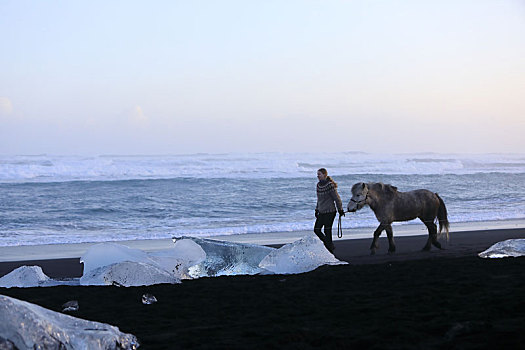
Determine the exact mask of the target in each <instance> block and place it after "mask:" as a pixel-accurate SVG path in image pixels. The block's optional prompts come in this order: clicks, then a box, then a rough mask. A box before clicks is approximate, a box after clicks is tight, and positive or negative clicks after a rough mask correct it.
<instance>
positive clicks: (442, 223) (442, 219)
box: [436, 193, 450, 242]
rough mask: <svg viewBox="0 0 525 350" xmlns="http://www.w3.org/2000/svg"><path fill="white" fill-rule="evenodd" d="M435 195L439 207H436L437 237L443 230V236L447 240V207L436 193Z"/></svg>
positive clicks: (448, 225)
mask: <svg viewBox="0 0 525 350" xmlns="http://www.w3.org/2000/svg"><path fill="white" fill-rule="evenodd" d="M436 197H437V198H438V199H439V208H438V215H437V218H438V220H439V237H442V235H443V233H442V231H443V230H445V233H444V234H445V237H446V238H447V242H448V240H449V234H448V231H449V227H450V224H449V222H448V217H447V207H446V206H445V202H443V199H441V197H440V196H439V195H438V194H437V193H436Z"/></svg>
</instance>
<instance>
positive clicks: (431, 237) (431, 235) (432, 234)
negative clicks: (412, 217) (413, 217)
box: [423, 220, 442, 251]
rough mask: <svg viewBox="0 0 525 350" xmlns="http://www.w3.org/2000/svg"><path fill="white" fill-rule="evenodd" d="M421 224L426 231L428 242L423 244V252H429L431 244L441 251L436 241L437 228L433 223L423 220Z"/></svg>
mask: <svg viewBox="0 0 525 350" xmlns="http://www.w3.org/2000/svg"><path fill="white" fill-rule="evenodd" d="M423 222H424V224H425V226H426V227H427V229H428V240H427V244H425V246H424V247H423V250H425V251H429V250H430V247H431V244H433V245H434V246H436V247H437V248H439V249H442V248H441V244H440V243H439V242H438V240H437V226H436V224H435V223H434V221H430V220H425V221H423Z"/></svg>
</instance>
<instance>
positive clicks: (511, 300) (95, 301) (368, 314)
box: [0, 229, 525, 349]
mask: <svg viewBox="0 0 525 350" xmlns="http://www.w3.org/2000/svg"><path fill="white" fill-rule="evenodd" d="M509 238H525V229H513V230H487V231H471V232H461V233H454V232H452V233H451V241H450V245H449V246H447V249H446V250H442V251H439V250H432V251H431V252H421V251H420V249H421V247H422V246H423V245H424V243H425V240H426V238H425V237H424V236H413V237H398V238H397V239H396V243H397V248H398V251H397V253H396V254H394V255H388V254H387V253H386V251H387V244H386V239H384V238H383V241H381V248H380V250H379V251H378V253H377V255H375V256H369V255H368V246H369V245H370V241H371V240H370V239H366V240H346V241H339V242H336V255H337V256H338V257H339V258H340V259H342V260H346V261H349V262H350V265H345V266H324V267H321V268H319V269H317V270H315V271H312V272H310V273H305V274H299V275H270V276H235V277H218V278H203V279H199V280H192V281H184V282H183V283H182V284H179V285H156V286H150V287H137V288H118V287H52V288H28V289H19V288H11V289H0V294H4V295H9V296H13V297H15V298H19V299H22V300H26V301H29V302H33V303H36V304H38V305H41V306H44V307H47V308H49V309H52V310H57V311H60V306H61V305H62V304H63V303H64V302H66V301H68V300H73V299H75V300H78V301H79V304H80V310H79V311H77V312H75V313H73V315H75V316H78V317H81V318H85V319H89V320H96V321H100V322H106V323H110V324H113V325H116V326H118V327H119V328H120V329H121V330H122V331H124V332H128V333H133V334H135V335H136V336H137V337H138V339H139V341H140V342H141V344H142V348H144V349H176V348H195V349H196V348H222V349H241V348H271V349H281V348H286V349H289V348H291V349H295V348H297V349H308V348H331V349H351V348H356V349H360V348H374V349H407V348H410V349H428V348H438V349H479V348H507V347H508V348H511V347H512V348H519V347H521V346H522V344H523V343H524V342H525V332H524V330H525V303H524V302H523V295H525V272H524V271H525V258H507V259H480V258H478V257H477V253H478V252H480V251H482V250H484V249H486V248H488V247H489V246H490V245H491V244H493V243H495V242H498V241H501V240H505V239H509ZM32 263H35V262H32ZM24 264H28V262H16V263H0V275H3V274H5V273H7V272H9V271H11V270H12V269H13V268H15V267H16V266H20V265H24ZM38 264H39V265H41V266H42V267H43V269H44V272H46V273H47V274H48V275H50V276H52V277H66V276H69V277H72V276H71V274H73V275H76V276H78V275H80V273H81V268H78V266H76V265H79V264H77V263H76V262H75V259H73V260H71V259H65V260H53V261H40V262H38ZM79 266H80V265H79ZM144 293H151V294H153V295H155V296H156V298H157V299H158V303H156V304H153V305H143V304H142V303H141V296H142V294H144Z"/></svg>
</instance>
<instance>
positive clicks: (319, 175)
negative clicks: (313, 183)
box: [317, 168, 337, 188]
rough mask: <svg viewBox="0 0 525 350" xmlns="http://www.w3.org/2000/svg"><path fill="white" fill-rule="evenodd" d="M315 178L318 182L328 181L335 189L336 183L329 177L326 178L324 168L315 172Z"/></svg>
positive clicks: (326, 172) (326, 174)
mask: <svg viewBox="0 0 525 350" xmlns="http://www.w3.org/2000/svg"><path fill="white" fill-rule="evenodd" d="M317 178H318V179H319V181H324V180H328V181H330V182H331V183H332V184H333V185H334V187H335V188H337V183H336V182H335V181H334V180H332V178H331V177H330V176H328V171H327V170H326V169H325V168H321V169H319V170H317Z"/></svg>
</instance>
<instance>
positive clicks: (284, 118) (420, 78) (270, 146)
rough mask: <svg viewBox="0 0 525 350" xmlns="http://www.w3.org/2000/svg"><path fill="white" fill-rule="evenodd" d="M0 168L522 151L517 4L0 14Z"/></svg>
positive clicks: (98, 8) (141, 6)
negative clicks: (44, 159)
mask: <svg viewBox="0 0 525 350" xmlns="http://www.w3.org/2000/svg"><path fill="white" fill-rule="evenodd" d="M0 35H1V37H2V40H1V44H0V45H1V51H0V154H4V155H17V154H43V153H46V154H57V155H61V154H65V155H69V154H86V155H87V154H89V155H92V154H95V155H96V154H182V153H197V152H207V153H219V152H302V151H306V152H310V151H321V152H324V151H326V152H331V151H365V152H375V153H392V152H438V153H439V152H441V153H450V152H453V153H467V152H468V153H487V152H490V153H492V152H518V153H523V152H525V151H524V150H525V2H524V1H522V0H519V1H518V0H514V1H512V0H498V1H495V0H491V1H484V0H472V1H468V0H454V1H446V0H437V1H433V0H429V1H408V0H407V1H395V0H394V1H391V0H389V1H386V0H385V1H373V0H368V1H330V0H325V1H320V0H319V1H307V0H301V1H285V0H279V1H266V0H265V1H245V0H241V1H227V0H224V1H147V2H146V1H36V0H35V1H26V0H15V1H8V0H1V1H0Z"/></svg>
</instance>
